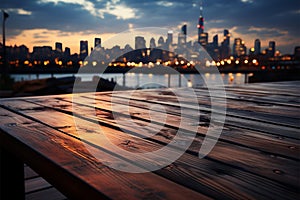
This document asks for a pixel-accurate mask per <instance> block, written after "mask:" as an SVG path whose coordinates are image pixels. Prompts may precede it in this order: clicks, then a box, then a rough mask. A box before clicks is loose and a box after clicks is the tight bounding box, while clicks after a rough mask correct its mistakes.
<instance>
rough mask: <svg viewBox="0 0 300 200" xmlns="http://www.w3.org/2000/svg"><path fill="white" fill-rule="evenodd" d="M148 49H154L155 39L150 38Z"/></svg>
mask: <svg viewBox="0 0 300 200" xmlns="http://www.w3.org/2000/svg"><path fill="white" fill-rule="evenodd" d="M150 48H151V49H154V48H156V44H155V39H154V38H151V40H150Z"/></svg>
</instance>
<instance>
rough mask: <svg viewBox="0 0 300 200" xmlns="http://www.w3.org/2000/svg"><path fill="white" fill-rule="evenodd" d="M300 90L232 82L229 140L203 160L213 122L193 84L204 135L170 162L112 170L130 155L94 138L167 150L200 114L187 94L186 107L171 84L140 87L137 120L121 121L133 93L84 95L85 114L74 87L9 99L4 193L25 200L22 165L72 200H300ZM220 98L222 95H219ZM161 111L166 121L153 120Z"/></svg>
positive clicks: (1, 133)
mask: <svg viewBox="0 0 300 200" xmlns="http://www.w3.org/2000/svg"><path fill="white" fill-rule="evenodd" d="M176 90H177V91H184V90H186V89H185V88H178V89H176ZM215 90H216V91H217V90H218V88H217V87H216V88H215ZM299 91H300V82H286V83H284V82H283V83H264V84H251V85H244V86H228V87H226V93H227V98H226V100H227V114H226V122H225V125H224V128H223V130H222V134H221V137H220V138H219V140H218V142H217V144H216V146H215V147H214V148H213V150H212V151H211V152H210V153H209V154H208V155H207V156H206V157H205V158H203V159H200V158H199V157H198V152H199V149H200V147H201V144H202V142H203V140H204V139H205V136H206V135H205V134H206V132H207V130H208V127H209V125H211V124H212V123H214V122H211V121H210V114H211V109H210V97H209V93H208V91H207V89H205V88H197V89H195V92H196V94H197V102H198V104H199V107H200V112H201V117H200V121H199V123H198V124H197V135H196V138H195V139H194V140H193V143H192V144H191V145H190V146H189V148H188V150H187V151H185V153H184V154H183V155H182V156H180V157H179V159H177V160H176V161H174V162H173V163H172V164H169V165H167V166H166V167H163V168H162V169H158V170H155V171H152V172H146V173H129V172H122V171H119V170H117V169H114V168H111V167H109V166H110V165H109V163H110V164H112V163H113V162H116V161H115V160H116V159H115V158H117V160H120V165H122V164H123V163H122V159H124V158H123V157H122V155H117V154H116V152H112V151H111V149H110V148H109V147H108V146H107V144H106V143H105V142H101V141H100V142H99V140H97V139H96V138H97V137H98V136H99V134H100V129H101V131H102V132H105V135H106V137H107V138H108V139H109V140H110V141H111V142H112V143H113V144H114V145H116V146H118V147H119V148H121V149H123V150H126V151H128V152H130V153H134V154H138V153H145V152H151V151H154V150H157V149H161V148H163V147H164V146H166V145H167V144H169V143H170V142H171V141H172V139H174V137H175V134H176V133H177V131H178V128H179V121H180V120H182V118H183V120H190V119H193V117H194V115H195V114H197V113H196V111H195V109H194V106H195V105H193V103H192V102H191V98H190V97H189V96H186V97H184V98H183V103H182V104H181V105H179V103H178V101H177V99H176V96H174V93H173V92H171V90H169V89H162V90H139V91H136V92H135V93H134V96H132V97H131V99H130V106H129V107H130V115H131V119H132V120H133V121H134V122H135V124H136V126H135V125H134V124H133V125H132V124H131V125H130V126H126V123H125V124H123V123H122V124H118V123H117V120H116V119H115V118H114V115H113V112H112V110H113V109H114V111H115V112H117V114H119V119H118V120H121V121H122V120H123V121H126V119H130V118H128V117H130V116H128V114H126V112H125V111H124V110H122V108H123V107H122V105H126V104H127V103H128V99H127V96H126V93H128V92H127V91H119V92H116V93H115V94H114V95H113V96H114V103H115V105H114V106H115V107H114V108H112V106H111V97H112V93H111V92H104V93H96V95H94V93H82V94H77V95H76V97H77V98H78V99H80V100H81V101H80V102H75V104H77V105H79V104H80V106H81V108H82V109H83V110H81V111H83V112H80V113H77V112H79V111H78V110H76V109H74V110H73V109H72V95H71V94H69V95H57V96H41V97H26V98H24V97H23V98H21V97H20V98H11V99H1V100H0V145H1V155H0V156H1V199H22V198H24V193H23V192H24V183H23V180H24V179H23V177H24V171H23V168H24V164H23V163H26V164H27V165H28V166H30V167H31V168H32V169H34V170H35V171H36V172H37V173H39V174H40V175H41V176H42V177H44V178H45V179H46V180H47V181H49V182H50V183H51V184H52V185H53V186H55V187H56V188H57V189H58V190H60V191H61V192H62V193H63V194H64V195H66V196H67V197H68V198H70V199H211V198H213V199H299V197H300V192H299V191H300V185H299V184H300V178H299V176H300V175H299V173H300V165H299V163H300V162H299V159H300V152H299V148H300V144H299V139H300V136H299V134H300V132H299V130H300V126H299V122H300V120H299V119H300V115H299V113H300V104H299V102H300V94H299ZM215 94H217V93H214V95H215ZM222 98H223V97H222V96H218V95H215V96H214V99H215V100H216V101H217V102H218V100H219V102H222V101H220V100H221V99H222ZM155 106H164V110H161V109H159V108H160V107H158V109H156V107H155ZM218 106H220V107H222V106H223V107H224V106H225V105H223V104H222V103H220V105H218ZM182 107H184V108H185V112H184V113H180V109H181V108H182ZM149 109H151V113H149ZM163 111H165V112H166V116H167V120H166V122H162V121H160V120H158V119H156V118H151V114H158V115H159V114H160V113H163ZM220 115H222V113H220ZM180 117H182V118H180ZM78 122H81V124H82V126H81V127H80V129H81V134H79V133H78V130H76V128H78V127H76V123H78ZM190 126H191V127H189V126H184V127H181V128H182V131H186V132H189V130H190V129H192V126H193V127H194V126H195V124H194V123H190ZM141 127H142V128H141ZM143 127H145V128H144V129H143ZM159 127H163V128H159ZM82 132H83V134H82ZM102 132H101V133H102ZM153 132H154V133H155V134H153ZM149 135H151V136H149ZM146 136H148V137H146ZM184 140H185V138H182V141H180V142H184ZM186 140H188V138H187V139H186ZM91 150H92V151H91ZM170 153H172V152H170ZM95 155H97V156H95ZM113 164H116V165H117V164H118V163H113ZM9 189H10V190H9Z"/></svg>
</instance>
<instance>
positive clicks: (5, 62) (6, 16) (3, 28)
mask: <svg viewBox="0 0 300 200" xmlns="http://www.w3.org/2000/svg"><path fill="white" fill-rule="evenodd" d="M2 13H3V21H2V33H3V34H2V40H3V43H2V44H3V65H4V70H3V75H6V73H7V60H6V45H5V21H6V19H7V18H8V17H9V15H8V14H7V13H6V12H5V11H4V10H2Z"/></svg>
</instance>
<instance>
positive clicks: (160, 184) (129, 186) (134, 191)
mask: <svg viewBox="0 0 300 200" xmlns="http://www.w3.org/2000/svg"><path fill="white" fill-rule="evenodd" d="M0 110H1V113H2V114H5V115H6V116H5V117H4V116H0V119H1V125H0V128H1V129H2V131H5V132H8V133H10V134H11V135H12V136H13V137H15V138H17V139H18V140H19V141H22V142H23V144H24V147H23V146H22V148H21V147H20V148H21V149H20V150H21V151H22V154H23V155H22V156H23V157H24V158H26V160H28V162H29V161H30V164H31V165H32V167H33V168H34V169H35V170H36V171H37V172H38V173H39V174H41V175H42V176H45V178H47V180H49V182H50V183H53V184H54V185H55V186H56V187H57V188H58V189H60V190H61V191H64V192H65V194H66V195H67V196H69V197H72V198H74V199H81V198H89V197H90V198H99V197H100V198H106V197H110V198H114V199H121V198H133V199H141V198H166V199H174V198H178V199H186V198H192V199H197V198H206V197H205V196H204V195H202V194H200V193H196V192H194V191H192V190H189V189H187V188H184V187H182V186H180V185H178V184H176V183H173V182H170V181H168V180H166V179H164V178H161V177H159V176H157V175H155V174H152V173H146V174H128V173H121V172H119V171H115V170H112V169H110V168H108V167H106V166H105V165H103V164H101V163H100V162H99V161H98V160H97V159H95V158H94V157H93V156H92V155H91V154H90V153H89V152H88V151H87V150H86V148H85V145H83V144H82V142H81V141H80V140H77V139H74V138H71V137H70V136H67V135H65V134H61V133H60V132H58V131H55V130H53V129H51V128H48V127H45V126H43V125H41V124H38V123H36V122H33V121H31V120H29V119H26V118H24V117H22V116H20V115H16V114H14V113H11V112H9V111H5V110H3V109H0ZM16 119H17V120H18V123H17V125H16V126H13V127H10V126H7V124H11V123H15V121H16ZM33 130H34V131H33ZM50 138H52V139H51V140H50ZM1 139H6V141H7V142H8V143H7V144H6V145H10V146H12V147H13V146H14V145H15V144H14V140H12V141H11V140H9V139H8V138H4V136H3V135H1ZM10 143H11V144H10ZM31 148H32V150H31ZM90 148H94V147H93V146H91V147H90ZM49 150H51V151H49ZM94 151H95V152H94V153H97V152H98V155H101V158H103V160H102V162H104V163H105V162H107V161H109V160H111V159H109V158H111V154H108V153H106V152H103V151H99V149H96V148H94ZM37 152H39V153H37ZM43 165H45V166H43ZM57 166H60V167H57ZM53 170H54V171H53ZM53 175H54V176H55V177H53ZM64 180H65V181H64ZM67 180H68V181H67ZM83 180H84V181H83ZM141 180H142V182H141ZM66 181H67V182H66ZM70 181H71V182H72V186H71V187H70V185H69V184H70ZM82 181H83V182H84V183H82ZM95 189H96V190H95ZM174 191H177V192H176V193H174Z"/></svg>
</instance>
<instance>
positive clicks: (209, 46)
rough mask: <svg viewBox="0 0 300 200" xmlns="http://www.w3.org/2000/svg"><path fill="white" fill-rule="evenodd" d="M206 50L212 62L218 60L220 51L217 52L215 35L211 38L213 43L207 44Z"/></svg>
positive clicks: (217, 41) (217, 42)
mask: <svg viewBox="0 0 300 200" xmlns="http://www.w3.org/2000/svg"><path fill="white" fill-rule="evenodd" d="M206 50H207V52H208V54H209V55H210V56H211V57H212V59H213V60H219V59H220V50H219V37H218V35H215V36H214V37H213V41H212V42H211V43H208V44H207V46H206Z"/></svg>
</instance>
